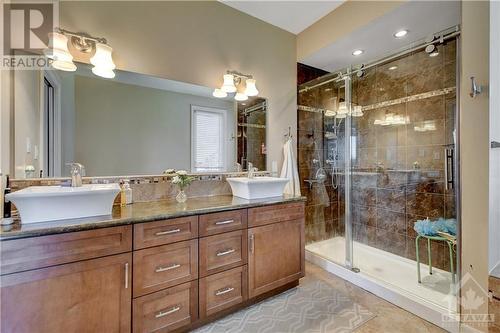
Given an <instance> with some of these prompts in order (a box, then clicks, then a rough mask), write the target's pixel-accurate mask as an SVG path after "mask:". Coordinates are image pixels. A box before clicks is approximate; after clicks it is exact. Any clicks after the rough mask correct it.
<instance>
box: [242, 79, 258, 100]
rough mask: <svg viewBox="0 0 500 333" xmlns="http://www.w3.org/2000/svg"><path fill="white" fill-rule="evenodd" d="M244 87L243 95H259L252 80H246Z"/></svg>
mask: <svg viewBox="0 0 500 333" xmlns="http://www.w3.org/2000/svg"><path fill="white" fill-rule="evenodd" d="M245 85H246V89H245V95H247V96H257V95H258V94H259V91H258V90H257V87H256V86H255V80H254V79H246V81H245Z"/></svg>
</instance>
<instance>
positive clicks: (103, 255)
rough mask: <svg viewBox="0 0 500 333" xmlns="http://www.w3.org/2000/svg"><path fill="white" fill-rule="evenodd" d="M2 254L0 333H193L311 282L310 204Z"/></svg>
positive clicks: (44, 241) (22, 244) (44, 239)
mask: <svg viewBox="0 0 500 333" xmlns="http://www.w3.org/2000/svg"><path fill="white" fill-rule="evenodd" d="M132 243H133V244H132ZM1 245H2V256H1V258H2V262H0V269H2V270H1V271H0V274H1V276H0V282H1V286H0V287H1V289H0V297H1V299H0V301H1V305H2V309H1V318H0V319H1V324H0V325H1V326H0V328H1V332H9V333H11V332H22V333H24V332H30V333H32V332H33V333H34V332H43V333H45V332H51V333H69V332H78V333H81V332H89V333H93V332H107V333H108V332H109V333H113V332H117V333H118V332H120V333H123V332H125V333H126V332H131V331H132V330H133V332H134V333H135V332H137V333H139V332H140V333H143V332H152V331H154V332H171V331H175V332H179V331H189V330H190V329H192V328H196V327H198V326H200V325H202V324H204V323H208V322H210V321H213V320H215V319H217V318H219V317H221V316H223V315H225V314H227V313H229V312H232V311H235V310H237V309H240V308H242V307H244V306H248V305H250V304H252V303H254V302H255V301H257V300H261V299H263V298H265V297H268V296H270V295H272V294H276V293H277V292H280V291H282V290H283V289H284V288H289V287H291V286H293V285H294V283H296V282H297V281H298V280H299V278H301V277H303V276H304V251H305V247H304V245H305V244H304V203H303V202H298V203H287V204H275V205H271V206H262V207H256V208H249V209H239V210H232V211H224V212H216V213H210V214H204V215H200V216H196V215H195V216H189V217H182V218H174V219H169V220H161V221H153V222H145V223H138V224H135V225H133V226H130V225H129V226H119V227H110V228H103V229H96V230H89V231H80V232H71V233H64V234H57V235H50V236H40V237H31V238H25V239H18V240H6V241H3V242H2V244H1ZM132 277H133V279H132ZM257 296H260V297H257Z"/></svg>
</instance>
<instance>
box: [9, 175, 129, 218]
mask: <svg viewBox="0 0 500 333" xmlns="http://www.w3.org/2000/svg"><path fill="white" fill-rule="evenodd" d="M119 192H120V186H119V185H118V184H91V185H83V186H81V187H64V186H31V187H27V188H25V189H22V190H19V191H16V192H13V193H9V194H7V195H6V197H5V198H6V199H7V200H10V201H11V202H12V203H14V205H16V207H17V209H18V210H19V214H20V215H21V223H35V222H47V221H54V220H65V219H74V218H83V217H91V216H100V215H110V214H111V211H112V209H113V202H114V200H115V197H116V195H117V194H118V193H119Z"/></svg>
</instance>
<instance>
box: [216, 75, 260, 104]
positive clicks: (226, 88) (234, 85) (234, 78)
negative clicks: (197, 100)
mask: <svg viewBox="0 0 500 333" xmlns="http://www.w3.org/2000/svg"><path fill="white" fill-rule="evenodd" d="M243 80H245V90H242V88H238V87H239V85H240V84H241V82H242V81H243ZM232 93H235V94H234V99H235V100H237V101H246V100H247V99H248V97H249V96H257V95H258V94H259V91H258V90H257V86H256V81H255V79H254V78H253V76H252V75H249V74H243V73H240V72H237V71H227V72H226V74H224V75H223V83H222V86H221V87H220V89H219V88H216V89H214V91H213V92H212V96H214V97H217V98H225V97H227V95H228V94H232Z"/></svg>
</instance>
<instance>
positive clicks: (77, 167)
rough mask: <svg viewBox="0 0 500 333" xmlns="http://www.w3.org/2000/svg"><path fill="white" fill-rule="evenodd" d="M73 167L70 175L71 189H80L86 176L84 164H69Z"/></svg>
mask: <svg viewBox="0 0 500 333" xmlns="http://www.w3.org/2000/svg"><path fill="white" fill-rule="evenodd" d="M67 165H69V166H70V167H71V169H70V172H69V173H70V175H71V187H80V186H82V176H85V167H84V166H83V164H80V163H76V162H72V163H67Z"/></svg>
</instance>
